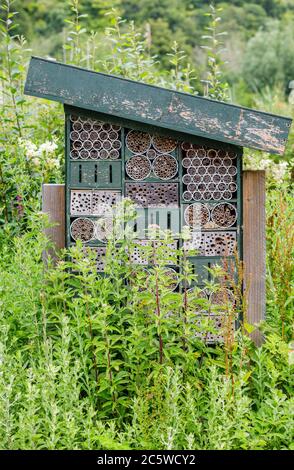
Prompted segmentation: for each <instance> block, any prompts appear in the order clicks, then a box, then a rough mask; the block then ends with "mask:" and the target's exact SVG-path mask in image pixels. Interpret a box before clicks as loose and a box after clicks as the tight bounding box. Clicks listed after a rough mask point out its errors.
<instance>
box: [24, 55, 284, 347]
mask: <svg viewBox="0 0 294 470" xmlns="http://www.w3.org/2000/svg"><path fill="white" fill-rule="evenodd" d="M25 93H26V94H29V95H33V96H37V97H41V98H46V99H49V100H54V101H59V102H61V103H63V104H64V112H65V162H66V182H65V191H64V186H63V185H44V188H43V195H44V200H43V210H44V211H46V212H49V215H50V217H51V219H52V220H53V221H57V222H58V223H59V226H58V227H57V228H56V227H54V228H53V229H51V236H52V237H53V239H54V241H55V243H56V246H57V248H61V247H63V246H70V245H71V244H74V243H75V241H76V240H77V239H81V240H82V241H83V243H84V244H85V245H86V246H90V247H92V249H93V250H95V252H96V253H97V270H98V271H103V265H104V256H105V241H106V239H107V234H108V231H109V230H110V226H111V218H110V217H109V211H110V210H111V207H113V205H115V204H116V203H117V202H118V201H119V200H120V199H121V198H122V197H128V198H130V199H131V200H132V201H133V202H134V204H135V207H136V211H137V219H136V220H135V221H134V224H133V230H134V231H135V232H136V238H137V239H138V244H143V245H144V244H148V236H147V235H146V233H147V231H146V230H147V229H148V227H149V226H150V225H154V224H156V225H157V226H160V228H161V229H163V230H164V229H170V230H172V232H173V233H174V246H175V247H176V246H177V244H178V239H177V234H178V233H179V232H181V230H182V228H183V226H189V227H190V229H191V232H192V234H191V239H190V240H189V241H187V242H185V243H186V249H187V253H188V255H189V251H190V250H192V251H190V252H191V253H192V255H191V256H190V261H191V263H192V265H193V266H194V269H195V272H197V275H198V283H199V286H201V285H203V284H204V283H205V281H206V280H209V276H210V271H209V269H207V268H211V267H213V266H214V265H215V264H218V263H220V262H221V261H222V260H223V259H224V258H226V259H227V260H233V259H234V257H235V252H236V250H237V252H238V255H239V258H240V259H242V260H244V264H245V288H246V289H247V303H248V321H249V322H251V323H258V322H259V321H260V320H262V319H263V317H264V313H265V191H264V174H263V172H243V171H242V153H243V150H242V149H243V147H248V148H253V149H260V150H263V151H266V152H270V153H275V154H279V155H281V154H283V152H284V148H285V144H286V141H287V137H288V133H289V128H290V125H291V120H290V119H289V118H285V117H280V116H275V115H271V114H267V113H263V112H259V111H255V110H251V109H247V108H243V107H239V106H234V105H231V104H227V103H222V102H217V101H213V100H209V99H205V98H201V97H198V96H193V95H190V94H186V93H180V92H177V91H173V90H167V89H163V88H160V87H156V86H151V85H147V84H144V83H139V82H135V81H131V80H127V79H123V78H120V77H115V76H111V75H106V74H102V73H96V72H93V71H90V70H85V69H82V68H78V67H74V66H69V65H64V64H61V63H57V62H55V61H50V60H44V59H40V58H32V60H31V64H30V67H29V71H28V77H27V81H26V85H25ZM64 195H65V197H64ZM195 250H197V251H196V252H195ZM193 253H194V254H193ZM195 253H196V254H195ZM132 261H133V262H134V263H141V264H144V263H145V261H144V259H142V258H141V257H140V255H139V253H136V252H134V254H133V259H132ZM232 265H233V264H232ZM171 269H173V268H171ZM233 275H234V273H233ZM216 300H217V299H216ZM260 339H261V338H260V336H259V335H258V333H255V337H254V340H255V341H256V342H260Z"/></svg>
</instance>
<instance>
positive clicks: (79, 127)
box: [70, 115, 121, 160]
mask: <svg viewBox="0 0 294 470" xmlns="http://www.w3.org/2000/svg"><path fill="white" fill-rule="evenodd" d="M70 121H71V132H70V157H71V159H73V160H77V159H82V160H97V159H110V160H117V159H119V158H120V157H121V154H120V149H121V127H120V126H118V125H116V124H110V123H105V122H100V121H96V120H93V119H90V118H86V117H83V116H74V115H72V116H71V117H70Z"/></svg>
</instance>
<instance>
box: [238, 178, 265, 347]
mask: <svg viewBox="0 0 294 470" xmlns="http://www.w3.org/2000/svg"><path fill="white" fill-rule="evenodd" d="M265 242H266V239H265V172H264V171H244V173H243V259H244V268H245V272H244V287H245V293H246V297H247V322H248V323H251V324H258V323H260V321H262V320H263V319H264V318H265V295H266V292H265V274H266V267H265V262H266V260H265V255H266V244H265ZM251 337H252V339H253V340H254V342H255V343H256V344H257V345H260V344H261V342H262V335H261V333H260V332H259V331H258V330H256V331H254V332H253V333H252V334H251Z"/></svg>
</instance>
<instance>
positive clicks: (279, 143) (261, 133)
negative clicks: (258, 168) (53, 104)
mask: <svg viewBox="0 0 294 470" xmlns="http://www.w3.org/2000/svg"><path fill="white" fill-rule="evenodd" d="M25 93H26V94H28V95H33V96H37V97H41V98H46V99H49V100H53V101H59V102H61V103H64V104H66V105H72V106H75V107H78V108H84V109H87V110H91V111H95V112H99V113H103V114H107V115H112V116H116V117H118V118H121V119H128V120H131V121H136V122H139V123H142V124H145V125H146V124H147V125H152V126H157V127H159V128H162V129H169V130H170V131H176V132H182V133H185V134H189V135H194V136H201V137H205V138H208V139H214V140H218V141H222V142H227V143H230V144H234V145H239V146H242V147H248V148H254V149H260V150H264V151H266V152H270V153H276V154H280V155H282V154H283V152H284V150H285V145H286V142H287V138H288V134H289V130H290V126H291V122H292V120H291V119H290V118H287V117H282V116H276V115H273V114H268V113H264V112H260V111H256V110H253V109H248V108H244V107H241V106H235V105H232V104H228V103H223V102H219V101H214V100H210V99H207V98H202V97H199V96H194V95H190V94H188V93H181V92H178V91H174V90H169V89H165V88H160V87H157V86H153V85H147V84H145V83H142V82H136V81H133V80H128V79H125V78H121V77H116V76H113V75H108V74H104V73H98V72H93V71H91V70H87V69H83V68H80V67H75V66H72V65H65V64H62V63H59V62H56V61H53V60H47V59H42V58H38V57H32V59H31V62H30V66H29V70H28V75H27V80H26V84H25Z"/></svg>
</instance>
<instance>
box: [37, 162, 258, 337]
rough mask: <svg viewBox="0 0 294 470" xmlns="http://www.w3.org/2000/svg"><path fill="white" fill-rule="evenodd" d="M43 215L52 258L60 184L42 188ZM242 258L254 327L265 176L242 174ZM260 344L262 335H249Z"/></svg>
mask: <svg viewBox="0 0 294 470" xmlns="http://www.w3.org/2000/svg"><path fill="white" fill-rule="evenodd" d="M43 212H45V213H47V214H49V220H50V222H52V223H53V224H54V226H53V227H51V228H48V229H46V234H47V236H48V237H49V239H50V240H51V242H52V244H53V247H54V248H53V249H51V250H50V251H49V253H50V255H51V256H52V257H53V258H54V259H56V258H57V256H58V250H60V249H62V248H64V247H65V188H64V185H63V184H44V185H43ZM243 259H244V268H245V269H244V288H245V293H246V299H247V312H246V321H247V322H248V323H250V324H252V325H258V324H259V323H260V322H261V321H262V320H263V319H264V318H265V173H264V171H244V172H243ZM251 337H252V339H253V341H254V342H255V343H256V344H257V345H260V344H261V342H262V335H261V334H260V332H259V331H258V330H257V329H256V330H255V331H254V332H253V333H251Z"/></svg>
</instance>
